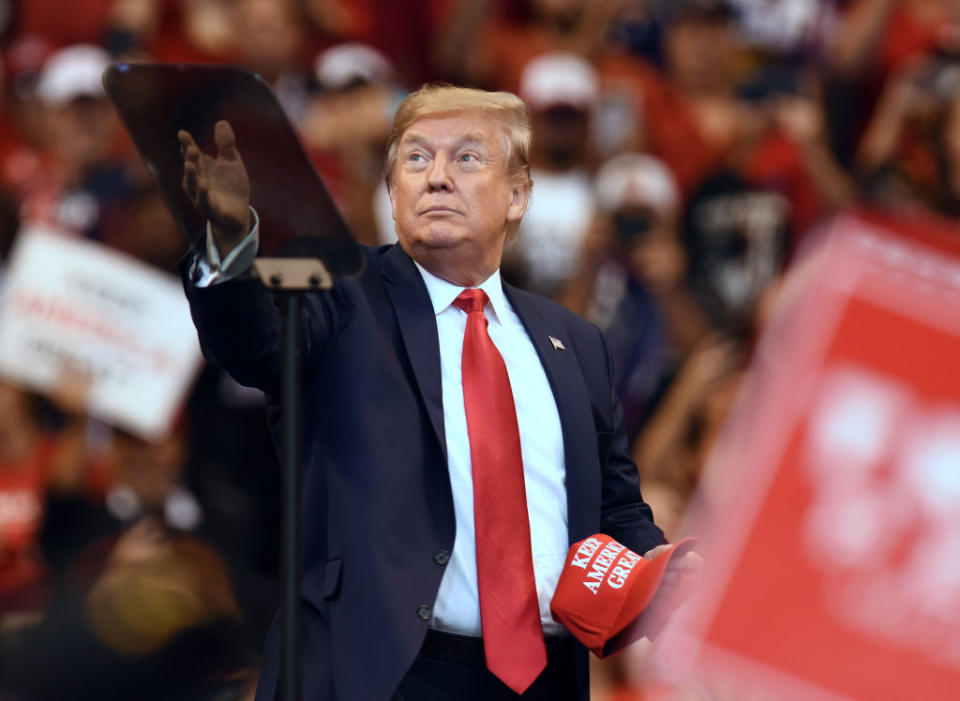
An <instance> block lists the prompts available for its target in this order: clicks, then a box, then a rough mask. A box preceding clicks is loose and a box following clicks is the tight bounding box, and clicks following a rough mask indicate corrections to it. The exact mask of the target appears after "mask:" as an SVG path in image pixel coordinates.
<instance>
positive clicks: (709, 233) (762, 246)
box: [683, 171, 791, 341]
mask: <svg viewBox="0 0 960 701" xmlns="http://www.w3.org/2000/svg"><path fill="white" fill-rule="evenodd" d="M790 218H791V211H790V203H789V202H788V201H787V200H786V199H785V198H784V197H783V196H782V195H781V194H779V193H778V192H776V191H773V190H766V189H763V188H758V187H756V186H754V185H752V184H749V183H747V182H746V181H744V180H743V179H742V178H740V177H739V176H738V175H736V174H735V173H732V172H727V171H721V172H718V173H717V174H716V175H714V176H711V177H710V178H708V179H707V180H706V181H705V182H704V183H703V185H701V187H700V188H698V189H697V191H696V192H694V193H693V195H692V197H691V198H690V202H689V204H688V206H687V208H686V210H685V212H684V218H683V241H684V247H685V248H686V250H687V253H688V255H689V258H690V267H689V281H690V286H691V289H692V290H693V293H694V294H695V295H696V298H697V300H698V302H699V304H700V307H701V308H702V309H703V310H704V311H705V312H706V314H707V315H708V317H709V318H710V320H711V322H712V324H713V325H714V327H715V328H717V329H721V330H722V331H723V332H724V333H725V334H728V335H730V336H731V337H735V338H739V339H741V340H744V341H748V340H749V339H750V338H752V335H753V332H754V330H755V324H754V321H755V314H756V310H757V304H758V303H759V301H760V300H761V298H762V295H763V292H764V290H766V288H767V287H768V286H769V285H770V284H772V283H773V282H774V281H775V280H776V279H777V277H778V276H779V274H780V272H781V269H782V267H783V262H784V255H785V252H786V249H787V242H788V232H789V227H790Z"/></svg>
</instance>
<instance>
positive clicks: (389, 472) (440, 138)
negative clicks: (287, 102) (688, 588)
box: [180, 87, 685, 701]
mask: <svg viewBox="0 0 960 701" xmlns="http://www.w3.org/2000/svg"><path fill="white" fill-rule="evenodd" d="M180 139H181V145H182V151H183V156H184V188H185V189H186V191H187V193H188V194H189V195H190V196H191V197H192V198H193V199H194V201H195V202H196V204H197V205H198V206H199V207H201V208H202V210H203V212H204V213H205V215H206V216H207V218H208V219H209V221H210V227H209V233H208V246H207V251H206V253H205V255H202V256H198V257H195V258H194V259H193V260H192V261H189V262H188V263H187V264H186V265H185V267H184V273H185V287H186V291H187V296H188V298H189V300H190V304H191V309H192V312H193V316H194V320H195V322H196V324H197V328H198V331H199V334H200V338H201V341H202V343H203V345H204V347H205V349H206V352H207V353H208V355H209V356H210V357H212V358H213V359H214V360H216V361H217V362H218V363H220V364H221V365H223V366H224V367H225V368H227V369H228V370H229V371H230V372H231V373H232V374H233V375H234V377H235V378H236V379H237V380H239V381H240V382H242V383H244V384H248V385H253V386H257V387H260V388H262V389H263V390H265V391H266V392H267V394H268V395H269V396H271V397H276V396H277V394H278V390H279V374H280V373H279V365H280V358H279V355H280V353H279V344H278V336H279V332H278V316H277V311H276V310H275V308H274V306H273V304H272V301H271V298H270V296H269V295H268V294H267V293H266V292H265V291H264V289H263V288H262V286H261V285H260V284H259V283H258V282H255V281H252V280H250V279H249V278H246V277H244V276H243V275H242V274H241V273H242V272H243V271H244V270H246V269H247V268H248V267H249V265H250V262H251V260H252V257H253V255H254V253H255V251H256V246H257V223H256V216H255V213H253V210H251V209H250V208H249V207H248V202H249V185H248V181H247V177H246V172H245V170H244V167H243V163H242V160H241V158H240V154H239V152H238V150H237V147H236V144H235V140H234V136H233V132H232V131H231V129H230V127H229V125H228V124H227V123H225V122H220V123H218V124H217V126H216V131H215V141H216V145H217V151H218V153H217V154H216V155H215V156H213V155H208V154H203V153H202V152H201V151H200V150H199V148H198V147H197V146H196V143H195V142H194V140H193V138H192V137H191V136H190V135H189V134H187V133H186V132H181V133H180ZM529 144H530V127H529V122H528V120H527V115H526V110H525V108H524V106H523V103H522V102H521V101H520V100H519V98H517V97H516V96H514V95H511V94H509V93H486V92H483V91H478V90H469V89H464V88H453V87H426V88H423V89H421V90H420V91H418V92H417V93H414V94H413V95H411V96H410V97H408V98H407V99H406V100H405V101H404V102H403V103H402V104H401V106H400V108H399V109H398V112H397V114H396V117H395V119H394V129H393V133H392V136H391V139H390V143H389V145H388V153H387V162H386V168H385V174H386V178H387V183H388V186H389V190H390V195H391V200H392V204H393V216H394V220H395V222H396V228H397V233H398V236H399V244H398V245H395V246H388V247H382V248H376V249H366V250H365V254H366V257H367V260H366V263H367V264H366V268H365V270H364V272H363V273H362V275H361V276H360V277H358V278H356V279H351V280H338V281H336V283H335V286H334V289H333V290H332V291H330V292H327V293H317V294H313V295H309V296H308V299H307V300H306V302H305V304H304V307H305V311H304V313H303V330H304V359H305V360H304V366H305V379H304V383H305V384H304V415H305V435H306V438H305V446H304V453H305V456H304V476H303V515H302V519H303V533H304V535H303V587H302V591H303V608H302V611H303V620H304V626H303V627H304V631H303V638H302V639H303V646H302V680H303V688H304V698H310V699H339V700H342V699H349V700H354V699H356V700H358V701H367V700H370V699H374V700H375V699H383V700H384V701H386V700H387V699H391V698H393V699H403V700H405V701H416V700H418V699H483V700H484V701H487V700H488V699H500V698H503V699H510V698H521V697H522V698H540V699H551V700H553V699H567V698H569V699H583V698H586V697H587V695H588V679H587V659H586V650H585V649H584V648H583V647H582V646H580V645H579V644H578V643H576V642H575V641H574V640H573V639H572V637H571V636H570V635H569V634H568V633H566V632H565V631H564V629H563V628H562V626H560V625H559V624H557V623H556V622H554V621H553V620H552V618H551V617H550V612H549V602H550V598H551V597H552V594H553V589H554V587H555V584H556V580H557V578H558V576H559V573H560V570H561V568H562V565H563V560H564V556H565V554H566V550H567V547H568V546H569V544H570V543H572V542H575V541H577V540H579V539H582V538H584V537H586V536H588V535H590V534H592V533H594V532H598V531H602V532H605V533H608V534H610V535H612V536H614V537H615V538H617V539H618V540H620V541H621V542H622V543H624V544H625V545H627V546H629V547H630V548H632V549H633V550H635V551H637V552H641V553H647V554H648V555H650V554H651V553H653V554H656V552H657V548H658V546H661V545H662V544H663V543H664V539H663V534H662V532H661V531H660V530H659V529H658V528H657V527H656V526H655V525H654V524H653V520H652V515H651V513H650V509H649V508H648V507H647V506H646V504H644V502H643V500H642V498H641V495H640V489H639V481H638V476H637V470H636V467H635V466H634V464H633V463H632V462H631V460H630V458H629V452H628V446H627V442H626V438H625V435H624V432H623V427H622V425H621V414H620V408H619V406H618V403H617V401H616V398H615V396H614V394H613V391H612V387H611V368H610V364H609V360H608V355H607V350H606V347H605V344H604V340H603V338H602V337H601V335H600V333H599V331H597V329H596V328H595V327H593V326H591V325H590V324H588V323H586V322H585V321H583V320H581V319H580V318H578V317H576V316H575V315H573V314H571V313H569V312H568V311H566V310H564V309H563V308H561V307H559V306H558V305H556V304H554V303H552V302H550V301H548V300H546V299H543V298H540V297H537V296H534V295H531V294H528V293H526V292H523V291H521V290H518V289H515V288H513V287H511V286H509V285H506V284H503V283H502V282H501V281H500V277H499V266H500V260H501V256H502V253H503V248H504V245H505V243H506V242H507V240H508V239H509V237H510V236H511V235H512V233H513V232H514V231H515V230H516V226H517V224H518V223H519V221H520V218H521V217H522V215H523V212H524V210H525V208H526V205H527V201H528V198H529V196H530V188H531V182H530V176H529V165H528V163H527V154H528V152H529ZM461 350H462V353H463V355H462V357H461ZM488 371H489V373H492V374H484V373H487V372H488ZM504 371H505V372H504ZM504 393H506V394H504ZM504 396H505V397H506V399H505V400H504ZM511 400H512V401H511ZM524 504H525V505H526V508H523V505H524ZM517 505H519V507H518V508H517ZM684 562H685V561H681V564H679V565H677V566H676V567H678V568H681V569H682V568H683V567H684V566H685V565H684V564H683V563H684ZM278 648H279V636H278V631H277V630H276V625H275V626H274V629H272V630H271V632H270V633H269V634H268V640H267V647H266V651H265V653H264V660H263V670H262V675H261V680H260V687H259V689H258V694H257V698H258V699H272V698H273V697H274V695H275V689H276V686H277V673H278V667H279V659H278V657H279V649H278ZM521 694H522V696H521Z"/></svg>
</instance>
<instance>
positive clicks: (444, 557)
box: [433, 550, 450, 565]
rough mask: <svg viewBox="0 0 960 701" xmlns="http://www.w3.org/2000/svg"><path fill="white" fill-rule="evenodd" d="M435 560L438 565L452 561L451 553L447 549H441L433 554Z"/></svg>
mask: <svg viewBox="0 0 960 701" xmlns="http://www.w3.org/2000/svg"><path fill="white" fill-rule="evenodd" d="M433 561H434V562H436V563H437V564H438V565H445V564H447V563H448V562H450V553H449V552H448V551H446V550H441V551H440V552H438V553H437V554H436V555H434V556H433Z"/></svg>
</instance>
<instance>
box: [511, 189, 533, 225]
mask: <svg viewBox="0 0 960 701" xmlns="http://www.w3.org/2000/svg"><path fill="white" fill-rule="evenodd" d="M529 202H530V186H529V185H528V184H527V183H522V182H521V183H517V184H515V185H514V186H513V189H512V190H510V206H509V207H508V208H507V221H509V222H518V221H520V219H521V218H522V217H523V213H524V212H526V211H527V204H529Z"/></svg>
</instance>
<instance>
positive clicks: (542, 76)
mask: <svg viewBox="0 0 960 701" xmlns="http://www.w3.org/2000/svg"><path fill="white" fill-rule="evenodd" d="M599 94H600V81H599V79H598V78H597V72H596V71H595V70H594V69H593V66H591V65H590V63H589V62H588V61H587V60H586V59H584V58H582V57H580V56H577V55H576V54H571V53H567V52H564V51H554V52H550V53H545V54H542V55H540V56H537V57H536V58H535V59H533V60H531V61H530V62H529V63H528V64H527V65H526V67H524V69H523V75H522V76H521V78H520V97H522V98H523V100H524V102H526V103H527V105H529V106H530V108H531V109H534V110H540V109H545V108H547V107H553V106H556V105H569V106H571V107H577V108H580V109H585V110H589V109H590V108H592V107H593V105H594V103H595V102H596V101H597V97H598V96H599Z"/></svg>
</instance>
